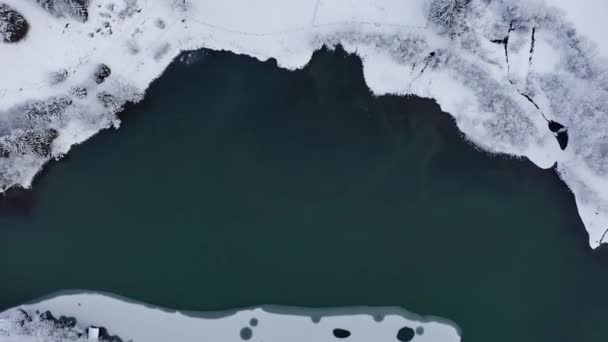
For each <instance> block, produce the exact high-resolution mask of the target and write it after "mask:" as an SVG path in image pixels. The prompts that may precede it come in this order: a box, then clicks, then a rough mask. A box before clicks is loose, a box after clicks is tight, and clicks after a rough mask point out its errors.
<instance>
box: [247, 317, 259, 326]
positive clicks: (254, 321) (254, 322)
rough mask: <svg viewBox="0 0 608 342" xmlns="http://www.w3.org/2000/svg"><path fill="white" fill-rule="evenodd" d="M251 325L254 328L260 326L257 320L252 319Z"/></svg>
mask: <svg viewBox="0 0 608 342" xmlns="http://www.w3.org/2000/svg"><path fill="white" fill-rule="evenodd" d="M249 325H251V326H252V327H257V326H258V319H257V318H252V319H250V320H249Z"/></svg>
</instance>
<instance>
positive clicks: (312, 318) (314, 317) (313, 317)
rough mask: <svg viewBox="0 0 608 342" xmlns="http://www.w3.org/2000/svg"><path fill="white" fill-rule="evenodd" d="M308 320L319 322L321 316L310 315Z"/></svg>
mask: <svg viewBox="0 0 608 342" xmlns="http://www.w3.org/2000/svg"><path fill="white" fill-rule="evenodd" d="M310 320H311V321H312V322H313V323H319V322H321V317H320V316H310Z"/></svg>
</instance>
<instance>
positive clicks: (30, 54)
mask: <svg viewBox="0 0 608 342" xmlns="http://www.w3.org/2000/svg"><path fill="white" fill-rule="evenodd" d="M71 1H76V0H71ZM0 3H4V4H6V5H8V6H9V7H10V8H12V9H14V10H16V11H18V12H19V13H20V14H22V15H23V17H24V18H25V19H26V20H27V21H28V23H29V31H28V32H27V36H26V37H25V39H23V40H22V41H20V42H17V43H0V66H1V68H2V75H1V77H0V191H1V190H4V189H7V188H9V187H12V186H23V187H29V186H30V185H31V182H32V179H33V178H34V176H35V174H36V173H37V172H38V171H39V170H40V168H41V167H42V166H43V165H44V164H45V163H46V162H47V161H48V160H49V159H51V158H60V157H61V156H62V155H63V154H65V153H67V152H68V151H69V149H70V147H71V146H72V145H74V144H77V143H80V142H82V141H84V140H86V139H88V138H90V137H91V136H92V135H94V134H95V133H96V132H98V131H99V130H101V129H104V128H108V127H112V126H114V127H118V126H119V121H118V120H117V118H116V117H115V115H114V114H115V113H116V112H118V111H120V110H121V108H122V106H123V105H124V103H125V102H126V101H131V102H137V101H139V100H141V98H142V97H143V96H144V94H145V91H146V89H147V87H148V86H149V84H150V83H151V82H152V81H153V80H154V79H155V78H157V77H159V76H160V75H161V74H162V72H163V71H164V69H165V68H166V67H167V66H168V65H169V63H171V61H172V60H173V59H174V58H175V57H176V56H177V55H178V54H179V53H180V52H181V51H184V50H193V49H199V48H209V49H218V50H229V51H233V52H235V53H241V54H246V55H250V56H253V57H256V58H258V59H261V60H265V59H268V58H271V57H272V58H275V59H276V60H277V61H278V64H279V66H281V67H284V68H288V69H295V68H301V67H303V66H304V65H305V64H306V63H307V62H308V61H309V60H310V58H311V55H312V53H313V52H314V51H315V50H316V49H319V48H320V47H321V46H323V45H327V46H330V47H331V46H335V45H337V44H342V45H343V46H344V48H345V49H346V50H347V51H349V52H352V53H356V54H358V55H359V56H360V57H361V58H362V60H363V67H364V74H365V79H366V82H367V84H368V85H369V87H370V89H371V90H372V91H373V92H374V93H375V94H386V93H394V94H414V95H418V96H423V97H430V98H434V99H436V100H437V102H438V103H439V104H440V106H441V107H442V109H443V110H444V111H446V112H448V113H450V114H451V115H452V116H453V117H454V119H455V120H456V123H457V125H458V127H459V129H460V130H462V132H464V134H465V136H466V137H467V138H468V139H469V140H470V141H472V142H473V143H475V144H477V145H478V146H480V147H481V148H483V149H485V150H487V151H489V152H492V153H506V154H510V155H513V156H521V157H527V158H529V159H530V160H531V161H532V162H534V163H535V164H537V165H538V166H539V167H543V168H548V167H551V166H553V165H555V164H556V163H557V170H558V172H559V174H560V176H561V177H562V179H563V180H564V181H565V183H566V184H567V185H568V186H569V188H570V189H571V190H572V192H573V193H574V195H575V197H576V203H577V206H578V209H579V213H580V215H581V217H582V220H583V222H584V224H585V226H586V228H587V231H588V232H589V244H590V245H591V246H592V247H594V248H595V247H597V246H599V245H600V244H601V243H603V242H606V241H605V239H604V238H605V233H606V231H607V230H608V120H607V119H606V113H607V112H608V72H607V70H608V69H607V67H606V63H604V61H605V59H604V57H603V56H608V54H607V53H606V50H608V48H606V46H608V45H607V43H606V41H607V40H606V39H603V37H602V34H603V32H606V30H605V29H602V28H604V27H606V25H608V24H606V23H605V20H603V17H604V15H606V14H608V13H606V11H607V10H606V5H605V4H604V3H603V1H600V0H583V1H576V2H572V1H567V0H553V1H551V2H550V3H547V2H545V1H542V0H494V1H489V0H471V1H469V2H467V1H464V0H259V1H250V0H223V1H217V0H91V1H90V5H89V8H88V20H86V21H83V17H82V16H80V17H79V16H75V15H73V14H65V15H62V14H61V13H56V12H57V11H55V12H54V13H49V12H47V11H45V10H43V9H42V7H41V6H39V5H38V4H37V3H36V2H35V1H34V0H0ZM450 4H455V6H452V7H450V6H449V5H450ZM443 5H446V6H447V7H446V6H443ZM553 5H557V6H559V7H560V8H562V9H563V10H558V9H557V7H553ZM443 9H447V12H443V11H442V10H443ZM587 37H588V38H589V39H587Z"/></svg>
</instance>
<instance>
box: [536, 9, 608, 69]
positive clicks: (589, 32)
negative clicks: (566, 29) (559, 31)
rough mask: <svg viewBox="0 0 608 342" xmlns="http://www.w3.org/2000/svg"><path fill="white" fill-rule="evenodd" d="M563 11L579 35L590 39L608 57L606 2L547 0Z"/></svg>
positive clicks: (607, 11)
mask: <svg viewBox="0 0 608 342" xmlns="http://www.w3.org/2000/svg"><path fill="white" fill-rule="evenodd" d="M547 2H548V3H549V4H551V5H553V6H556V7H558V8H560V9H561V10H563V11H564V13H565V15H566V18H568V20H569V21H570V22H572V23H573V24H574V27H575V28H576V29H577V30H578V31H579V33H580V34H581V35H583V36H584V37H587V38H588V39H590V40H592V41H593V42H594V43H595V44H597V47H598V49H599V51H600V54H601V55H602V56H604V57H607V58H608V39H606V32H608V21H607V20H606V13H608V2H607V1H605V0H577V1H572V0H547Z"/></svg>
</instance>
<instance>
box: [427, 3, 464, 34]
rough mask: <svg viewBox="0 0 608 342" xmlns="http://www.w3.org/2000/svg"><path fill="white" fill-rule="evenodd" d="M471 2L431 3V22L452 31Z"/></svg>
mask: <svg viewBox="0 0 608 342" xmlns="http://www.w3.org/2000/svg"><path fill="white" fill-rule="evenodd" d="M468 2H469V0H433V1H432V2H431V8H430V17H431V20H432V21H433V22H434V23H436V24H438V25H440V26H441V27H443V28H445V29H446V30H448V31H449V30H452V29H453V28H454V27H455V25H456V23H457V22H458V21H459V20H461V19H462V16H463V14H464V11H465V9H466V6H467V4H468Z"/></svg>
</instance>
